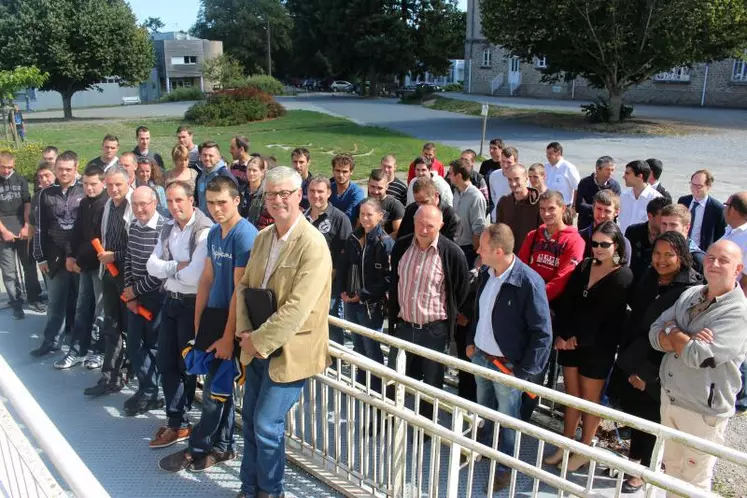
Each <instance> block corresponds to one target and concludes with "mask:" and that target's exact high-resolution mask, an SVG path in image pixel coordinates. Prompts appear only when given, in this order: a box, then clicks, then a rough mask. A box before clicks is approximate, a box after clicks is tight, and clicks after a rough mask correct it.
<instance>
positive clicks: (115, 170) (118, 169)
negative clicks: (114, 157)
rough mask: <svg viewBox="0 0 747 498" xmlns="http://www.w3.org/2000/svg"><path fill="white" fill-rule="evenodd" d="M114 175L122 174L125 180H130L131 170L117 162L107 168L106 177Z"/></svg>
mask: <svg viewBox="0 0 747 498" xmlns="http://www.w3.org/2000/svg"><path fill="white" fill-rule="evenodd" d="M114 175H122V177H123V178H124V179H125V180H129V179H130V172H129V171H127V170H126V169H125V168H124V166H122V165H120V164H115V165H114V166H112V167H111V168H109V169H108V170H106V173H105V174H104V177H105V178H109V177H110V176H114Z"/></svg>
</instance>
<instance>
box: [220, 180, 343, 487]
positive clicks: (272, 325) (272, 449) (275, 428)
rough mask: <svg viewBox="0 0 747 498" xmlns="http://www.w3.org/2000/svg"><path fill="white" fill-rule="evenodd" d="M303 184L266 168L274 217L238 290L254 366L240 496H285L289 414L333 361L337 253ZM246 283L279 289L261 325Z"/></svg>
mask: <svg viewBox="0 0 747 498" xmlns="http://www.w3.org/2000/svg"><path fill="white" fill-rule="evenodd" d="M301 184H302V180H301V177H300V175H299V174H298V173H297V172H295V171H294V170H292V169H290V168H287V167H284V166H280V167H277V168H274V169H272V170H270V171H268V172H267V176H266V177H265V203H266V206H267V210H268V211H269V213H270V215H271V216H272V217H273V218H275V224H274V225H270V226H269V227H267V228H265V229H264V230H262V231H261V232H260V233H259V235H257V238H256V239H255V241H254V248H253V249H252V255H251V257H250V258H249V264H248V265H247V267H246V271H245V273H244V278H243V279H242V280H241V284H240V285H239V287H238V288H237V289H236V293H235V295H234V299H236V312H237V317H236V333H237V335H238V336H239V339H240V340H241V362H242V363H244V364H246V365H247V368H246V384H245V389H244V404H243V408H242V417H243V420H244V427H243V430H244V457H243V461H242V462H241V474H240V477H241V492H240V493H239V494H238V497H237V498H254V497H255V496H256V497H281V496H284V495H283V473H284V471H285V435H284V432H285V416H286V414H287V413H288V410H290V409H291V407H292V406H293V405H294V404H295V403H296V401H297V400H298V398H299V396H300V393H301V389H302V388H303V386H304V384H305V382H306V379H308V378H309V377H311V376H313V375H315V374H318V373H321V372H323V371H324V369H325V368H326V367H327V366H328V365H329V364H330V360H329V354H328V347H327V346H328V345H327V343H328V340H329V328H328V325H327V313H328V311H329V304H330V292H331V276H332V259H331V257H330V253H329V250H328V249H327V243H326V241H325V240H324V236H323V235H322V234H321V233H320V232H319V231H318V230H317V229H316V228H314V226H312V225H311V223H309V222H308V221H307V220H306V218H305V217H304V216H303V213H301V209H300V206H299V204H300V202H301V198H302V191H301ZM246 289H271V290H272V291H273V292H274V294H275V298H276V300H277V311H276V312H275V313H274V314H273V315H272V316H270V318H269V319H268V320H267V321H266V322H265V323H263V324H262V325H261V326H258V327H254V326H253V324H252V323H251V321H250V319H249V316H248V312H247V307H246V304H245V302H244V293H245V291H246Z"/></svg>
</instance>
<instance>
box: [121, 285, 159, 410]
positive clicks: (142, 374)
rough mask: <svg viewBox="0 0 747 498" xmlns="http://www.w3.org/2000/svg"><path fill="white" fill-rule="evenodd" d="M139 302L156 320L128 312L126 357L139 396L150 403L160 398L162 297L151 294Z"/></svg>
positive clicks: (157, 293)
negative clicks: (159, 356)
mask: <svg viewBox="0 0 747 498" xmlns="http://www.w3.org/2000/svg"><path fill="white" fill-rule="evenodd" d="M138 302H139V303H140V304H141V305H142V306H144V307H145V308H146V309H147V310H148V311H150V312H151V313H153V320H152V321H150V322H149V321H148V320H146V319H145V317H143V316H140V315H136V314H135V313H132V312H131V311H130V310H127V357H128V358H129V359H130V363H131V364H132V366H131V368H132V371H133V373H134V374H135V377H137V384H138V387H137V392H138V394H140V395H142V396H144V397H145V398H148V399H153V400H154V399H156V398H158V381H159V380H160V379H159V375H158V369H157V368H156V356H157V355H158V327H159V325H160V324H161V304H163V295H162V294H161V293H160V292H151V293H148V294H145V295H143V296H138Z"/></svg>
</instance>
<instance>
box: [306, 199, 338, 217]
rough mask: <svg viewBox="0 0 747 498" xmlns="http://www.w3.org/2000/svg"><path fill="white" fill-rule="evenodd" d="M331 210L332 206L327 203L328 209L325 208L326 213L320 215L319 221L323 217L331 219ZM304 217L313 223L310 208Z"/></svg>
mask: <svg viewBox="0 0 747 498" xmlns="http://www.w3.org/2000/svg"><path fill="white" fill-rule="evenodd" d="M331 208H332V204H330V203H329V202H327V207H326V208H324V211H322V212H321V213H319V216H318V217H317V220H318V219H320V218H321V217H322V216H326V217H329V212H330V211H331ZM303 215H304V216H305V217H306V219H307V220H309V221H311V208H308V209H307V210H306V211H304V213H303Z"/></svg>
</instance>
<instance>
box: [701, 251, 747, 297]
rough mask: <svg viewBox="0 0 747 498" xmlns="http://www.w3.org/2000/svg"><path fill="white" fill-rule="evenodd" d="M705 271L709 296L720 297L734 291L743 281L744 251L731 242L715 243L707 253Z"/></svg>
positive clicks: (704, 263)
mask: <svg viewBox="0 0 747 498" xmlns="http://www.w3.org/2000/svg"><path fill="white" fill-rule="evenodd" d="M703 269H704V274H705V277H706V280H707V281H708V286H709V294H713V296H719V295H722V294H725V293H726V292H729V291H731V290H732V289H734V286H735V285H736V283H737V282H738V281H739V280H740V279H741V276H742V271H743V270H744V265H743V264H742V250H741V249H740V248H739V246H738V245H736V244H735V243H734V242H732V241H730V240H719V241H717V242H714V243H713V244H712V245H711V246H710V247H709V248H708V252H707V253H706V257H705V260H704V261H703Z"/></svg>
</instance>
